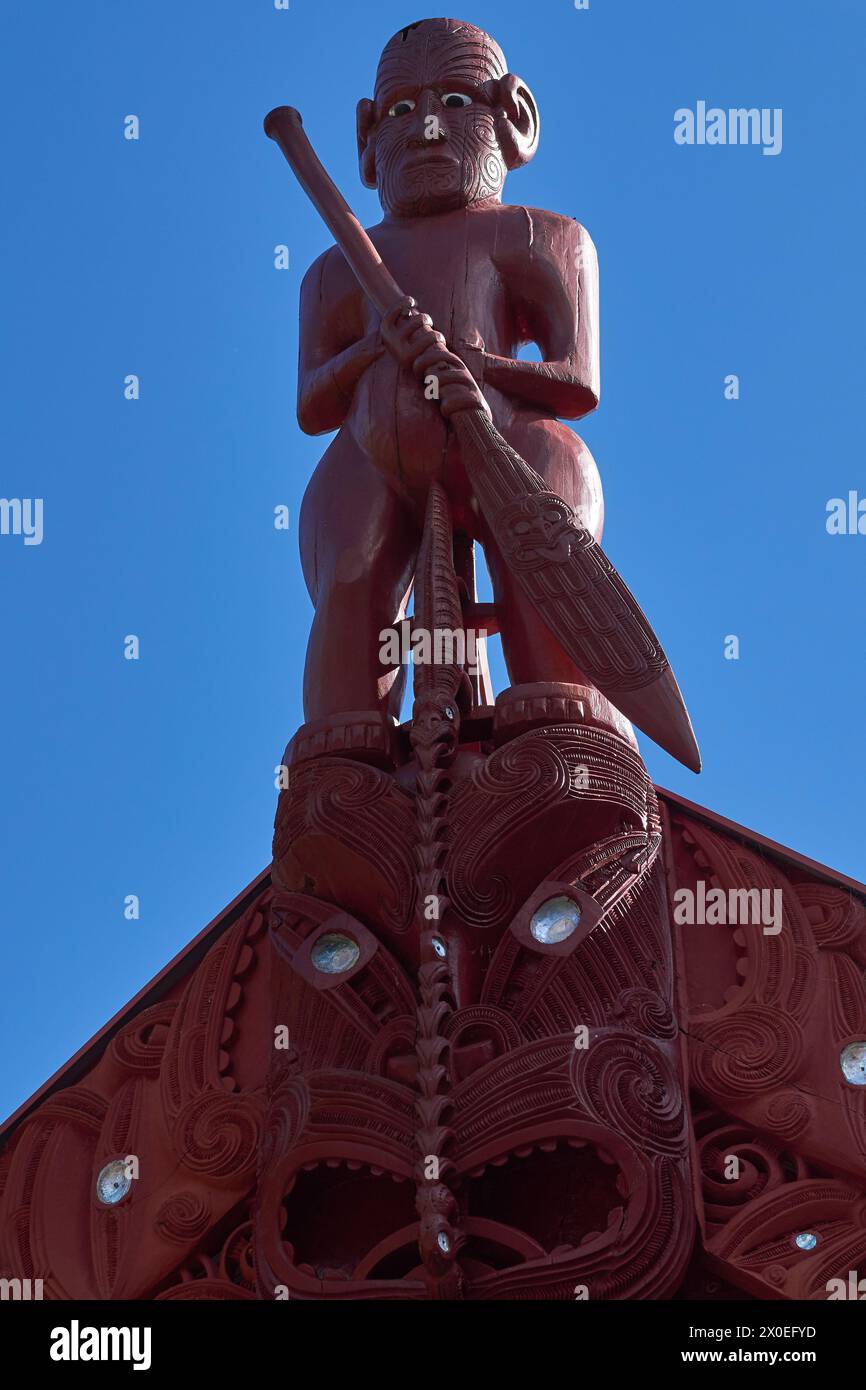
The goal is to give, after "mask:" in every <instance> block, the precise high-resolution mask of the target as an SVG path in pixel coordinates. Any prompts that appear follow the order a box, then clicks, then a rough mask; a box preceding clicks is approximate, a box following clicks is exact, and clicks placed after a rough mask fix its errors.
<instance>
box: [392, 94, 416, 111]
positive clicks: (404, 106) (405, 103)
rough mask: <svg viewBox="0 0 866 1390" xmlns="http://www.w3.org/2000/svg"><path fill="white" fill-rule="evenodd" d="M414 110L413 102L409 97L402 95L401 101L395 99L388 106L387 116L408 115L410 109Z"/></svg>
mask: <svg viewBox="0 0 866 1390" xmlns="http://www.w3.org/2000/svg"><path fill="white" fill-rule="evenodd" d="M414 110H415V103H414V101H413V100H412V98H411V97H404V98H403V100H402V101H395V102H394V105H393V106H392V107H390V108H389V110H388V115H389V116H408V114H409V112H410V111H414Z"/></svg>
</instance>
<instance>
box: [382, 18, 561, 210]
mask: <svg viewBox="0 0 866 1390" xmlns="http://www.w3.org/2000/svg"><path fill="white" fill-rule="evenodd" d="M537 143H538V111H537V108H536V105H535V101H534V99H533V97H532V94H531V93H530V92H529V89H528V88H527V87H526V85H525V84H524V83H523V82H522V81H521V80H520V79H519V78H517V77H515V76H514V75H513V73H509V72H507V70H506V63H505V58H504V56H503V53H502V50H501V49H500V47H499V45H498V44H497V43H496V42H495V41H494V40H493V39H491V38H490V36H489V35H488V34H485V33H484V32H483V30H481V29H476V28H475V27H474V26H473V25H471V24H464V23H462V22H461V21H459V20H452V19H427V20H422V21H421V22H420V23H418V24H414V25H411V26H409V27H408V28H407V29H404V30H401V31H400V33H398V34H396V35H395V36H394V38H393V39H391V41H390V42H389V43H388V44H387V45H386V47H385V50H384V52H383V54H382V58H381V60H380V63H379V68H378V72H377V74H376V95H375V98H374V100H373V101H370V100H367V99H364V100H363V101H361V102H359V104H358V152H359V158H360V167H361V177H362V179H363V181H364V182H365V183H366V184H367V186H368V187H370V188H378V190H379V198H380V201H381V203H382V206H383V208H384V209H385V211H386V212H388V213H391V214H392V215H393V216H395V217H419V216H421V217H423V216H429V215H431V214H434V213H440V212H450V211H452V210H453V209H455V208H460V207H469V206H470V205H472V204H477V203H480V202H483V201H486V200H489V199H493V200H495V201H498V200H499V198H500V196H501V193H502V187H503V184H504V183H505V176H506V173H507V172H508V170H509V169H514V168H517V167H518V166H519V165H520V164H525V163H526V162H527V161H528V160H529V159H531V158H532V155H533V154H534V153H535V147H536V145H537Z"/></svg>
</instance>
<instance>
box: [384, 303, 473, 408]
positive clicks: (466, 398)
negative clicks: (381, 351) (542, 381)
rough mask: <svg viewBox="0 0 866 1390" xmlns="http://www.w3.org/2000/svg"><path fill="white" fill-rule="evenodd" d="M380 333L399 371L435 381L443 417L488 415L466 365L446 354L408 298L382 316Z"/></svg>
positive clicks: (443, 344)
mask: <svg viewBox="0 0 866 1390" xmlns="http://www.w3.org/2000/svg"><path fill="white" fill-rule="evenodd" d="M381 332H382V339H383V341H384V343H385V345H386V347H387V348H388V350H389V352H391V354H392V355H393V356H394V357H395V358H396V360H397V361H398V362H399V363H400V365H401V367H411V369H412V371H413V372H414V373H415V375H416V376H417V377H419V378H425V377H433V378H435V381H436V388H437V391H438V397H437V399H438V400H439V404H440V408H441V411H442V414H443V415H445V416H450V415H455V414H456V413H457V412H458V411H460V410H482V411H483V412H484V413H485V414H486V415H488V416H489V415H490V407H489V406H488V404H487V402H486V400H485V399H484V396H483V395H482V393H481V391H480V389H479V387H478V384H477V382H476V380H475V378H474V377H473V375H472V373H471V372H470V371H469V368H468V367H467V366H466V363H465V362H464V361H463V359H462V358H460V357H458V356H457V354H456V353H454V352H451V351H450V349H449V348H448V345H447V343H446V342H445V338H444V336H443V335H442V334H441V333H439V332H438V331H437V329H435V328H434V327H433V320H432V319H431V318H430V316H429V314H423V313H421V312H420V310H419V309H418V306H417V304H416V303H415V300H414V299H412V297H411V296H410V295H405V296H404V297H403V298H402V299H401V300H399V301H398V303H397V304H395V305H394V307H393V308H392V309H389V311H388V313H387V314H384V315H383V317H382V324H381Z"/></svg>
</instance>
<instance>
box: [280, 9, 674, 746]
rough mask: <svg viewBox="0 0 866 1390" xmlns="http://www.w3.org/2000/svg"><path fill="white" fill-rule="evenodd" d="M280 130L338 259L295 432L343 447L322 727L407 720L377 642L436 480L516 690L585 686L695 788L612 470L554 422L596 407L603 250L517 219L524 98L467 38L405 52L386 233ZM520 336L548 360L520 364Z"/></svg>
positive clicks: (387, 63) (317, 506) (410, 37)
mask: <svg viewBox="0 0 866 1390" xmlns="http://www.w3.org/2000/svg"><path fill="white" fill-rule="evenodd" d="M265 128H266V130H267V131H268V133H269V134H272V135H273V136H274V137H275V138H276V139H277V140H279V142H280V144H281V145H282V147H283V150H284V152H285V153H286V156H287V158H288V159H289V160H290V162H291V163H292V164H293V166H294V167H295V169H296V172H297V173H298V176H299V178H300V179H301V181H302V183H303V184H304V187H305V188H306V189H307V191H308V193H310V195H311V197H312V198H313V200H314V202H316V203H317V206H319V208H320V210H321V211H322V212H323V214H324V215H325V217H326V220H327V221H328V223H329V226H330V227H331V229H332V231H334V234H335V236H336V238H337V242H338V245H337V246H335V247H332V248H331V249H330V250H329V251H327V252H325V254H324V255H323V256H321V257H320V258H319V260H318V261H316V263H315V264H314V265H313V266H312V268H311V269H310V271H309V272H308V274H307V276H306V278H305V280H304V284H303V288H302V292H301V352H300V367H299V382H298V419H299V421H300V424H301V426H302V428H303V429H305V430H307V431H308V432H309V433H312V434H319V433H324V432H326V431H333V430H335V429H336V430H337V431H338V433H337V436H336V438H335V439H334V441H333V442H332V443H331V445H330V446H329V448H328V450H327V452H326V453H325V456H324V458H323V459H322V462H321V463H320V465H319V467H318V469H317V470H316V473H315V475H314V477H313V479H312V481H311V483H310V486H309V488H308V490H307V494H306V497H305V499H304V506H303V509H302V514H301V553H302V560H303V565H304V574H305V577H306V580H307V585H308V588H309V590H310V594H311V596H312V598H313V601H314V603H315V607H316V615H315V619H314V622H313V628H312V632H311V636H310V643H309V648H308V653H307V667H306V674H305V680H304V706H305V713H306V716H307V719H308V720H309V721H312V722H315V721H316V720H318V719H321V718H323V717H327V716H331V715H337V714H340V715H342V714H345V713H346V712H347V711H357V710H377V709H378V710H379V711H380V712H381V713H382V714H383V715H384V716H386V717H387V716H390V717H391V718H392V719H396V718H397V717H398V716H399V711H400V703H401V699H402V691H403V681H402V676H403V673H404V671H405V667H403V666H400V665H394V666H391V667H390V668H388V667H386V668H384V669H383V664H382V660H381V657H380V649H381V637H380V633H381V632H382V631H384V630H387V629H391V628H393V627H394V626H395V625H396V624H397V623H399V622H400V621H401V620H402V618H403V616H404V613H405V611H406V604H407V601H408V597H409V593H410V590H411V586H412V582H413V577H414V574H415V569H416V563H417V557H418V552H419V548H420V545H421V534H422V526H423V520H424V515H425V509H426V505H427V498H428V494H429V490H430V486H431V483H432V482H434V481H436V482H438V483H440V484H441V485H442V486H443V488H444V490H445V493H446V495H447V498H448V503H449V507H450V511H451V524H452V527H453V529H454V531H455V534H456V536H457V537H459V538H460V540H461V541H462V542H464V546H463V551H462V553H464V554H465V542H469V543H470V545H471V542H472V541H474V540H478V541H480V542H481V544H482V545H483V547H484V552H485V555H486V558H487V563H488V567H489V569H490V573H491V577H492V581H493V589H494V596H495V610H496V612H495V621H496V624H497V626H498V628H499V630H500V632H501V634H502V643H503V650H504V654H505V660H506V664H507V667H508V671H509V675H510V676H511V679H512V681H513V682H514V683H515V684H523V683H527V682H534V681H541V680H546V681H551V680H553V681H562V682H564V683H566V684H580V685H585V684H586V683H587V681H588V680H589V681H591V682H592V683H594V684H596V685H597V686H598V687H599V688H600V689H601V691H602V693H603V694H605V695H607V696H609V697H610V698H611V700H612V701H613V703H614V704H615V705H616V706H617V707H618V708H619V709H620V710H621V711H622V712H623V713H625V714H626V715H628V716H630V717H632V718H634V719H635V720H636V722H638V723H639V724H640V726H641V727H642V728H643V729H645V730H646V732H648V733H649V734H650V735H651V737H653V738H656V739H657V740H658V741H660V742H661V743H662V744H663V745H664V746H665V747H667V748H668V749H669V751H671V752H672V753H673V754H674V756H676V757H679V758H681V759H682V760H683V761H685V762H686V763H687V764H688V765H689V766H691V767H693V768H694V769H695V770H697V769H698V768H699V765H700V764H699V756H698V751H697V747H696V745H695V742H694V736H693V734H692V731H691V726H690V724H689V720H688V715H687V714H686V712H685V707H684V706H683V704H682V699H681V696H680V694H679V690H678V688H677V685H676V681H675V680H674V678H673V673H672V672H671V670H670V668H669V665H668V662H667V659H666V658H665V656H664V653H663V652H662V650H661V648H660V646H659V644H658V641H657V639H656V638H655V635H654V634H653V632H652V629H651V628H649V625H648V624H647V622H646V619H645V618H644V617H643V614H642V613H641V612H640V610H639V609H638V608H637V605H636V604H635V603H634V600H633V599H632V598H631V595H630V594H629V593H628V590H627V589H626V588H625V586H624V585H623V584H622V581H621V580H620V579H619V576H618V575H616V573H615V571H613V570H612V567H611V566H610V565H609V563H608V562H607V561H606V560H605V559H604V557H603V555H602V553H601V552H600V550H599V549H598V547H597V545H596V544H595V542H597V541H598V540H599V538H600V536H601V531H602V524H603V510H604V509H603V502H602V493H601V482H600V479H599V476H598V470H597V468H596V465H595V462H594V460H593V458H592V455H591V454H590V452H589V450H588V449H587V448H586V445H585V444H584V443H583V441H582V440H581V439H580V438H579V437H578V435H576V434H575V433H574V432H573V431H572V430H570V429H569V428H567V427H566V426H565V425H563V424H561V423H560V421H559V420H558V419H557V417H558V416H562V417H566V418H569V419H578V418H580V416H582V415H585V414H586V413H587V412H588V411H590V410H593V409H594V408H595V406H596V405H597V404H598V392H599V384H598V271H597V263H596V255H595V250H594V247H593V245H592V241H591V239H590V237H589V236H588V234H587V233H586V232H585V231H584V229H583V228H582V227H581V226H580V225H579V224H578V223H576V222H574V221H573V220H572V219H570V218H566V217H561V216H559V215H558V214H557V213H551V212H545V211H543V210H541V209H538V208H526V207H513V206H506V205H503V203H502V201H501V198H502V190H503V186H504V183H505V178H506V174H507V173H508V171H509V170H510V169H515V168H518V167H519V166H520V165H521V164H525V163H526V162H527V161H528V160H529V159H531V158H532V156H533V154H534V152H535V149H536V145H537V143H538V133H539V118H538V110H537V106H536V102H535V99H534V97H533V96H532V93H531V92H530V90H529V88H528V86H527V85H526V83H525V82H523V80H522V79H521V78H519V77H516V76H515V75H514V74H513V73H509V72H508V71H507V66H506V63H505V58H504V56H503V54H502V51H501V49H500V48H499V46H498V44H496V43H495V41H494V40H493V39H491V38H490V36H489V35H487V34H485V33H483V32H482V31H481V30H478V29H476V28H474V27H473V26H472V25H468V24H463V23H461V22H459V21H455V20H444V19H443V20H424V21H422V22H420V23H418V24H414V25H410V26H409V27H408V28H406V29H404V30H402V31H401V32H400V33H398V34H396V35H395V36H394V38H393V39H392V40H391V41H390V43H388V44H387V45H386V48H385V51H384V53H383V54H382V59H381V61H380V64H379V69H378V73H377V77H376V89H375V97H374V99H373V100H366V99H365V100H363V101H361V102H360V103H359V106H358V149H359V156H360V166H361V175H362V178H363V179H364V181H365V182H366V183H367V184H369V185H370V186H371V187H376V188H378V191H379V196H380V200H381V202H382V206H383V209H384V213H385V216H384V218H383V220H382V222H381V223H379V224H378V226H376V227H374V228H373V229H372V230H371V232H370V233H369V239H368V237H367V236H365V234H364V233H362V232H361V230H360V228H359V227H358V225H357V223H356V222H355V219H354V218H353V217H352V216H351V214H350V213H349V211H348V209H347V208H346V207H345V205H342V207H340V206H339V204H340V203H341V201H342V200H340V199H339V195H338V194H337V192H336V190H335V189H334V188H333V185H332V184H331V183H330V180H328V179H327V176H326V175H325V174H324V171H323V170H322V169H321V167H320V166H318V164H317V161H316V160H315V156H313V155H312V151H311V150H310V149H309V146H307V145H306V142H305V140H304V138H303V135H302V133H301V131H300V121H299V118H298V116H297V113H296V112H293V111H292V110H291V109H290V108H278V109H277V110H276V111H274V112H272V113H271V115H270V116H269V117H268V120H267V122H266V126H265ZM365 262H366V264H365ZM398 285H399V286H402V288H403V290H408V291H409V294H407V295H404V294H401V292H400V289H399V287H398ZM527 342H535V343H537V344H538V345H539V347H540V349H541V352H542V356H543V359H544V360H543V361H542V362H529V361H522V360H520V359H518V358H517V357H516V356H515V354H516V352H517V351H518V349H519V347H520V346H521V345H522V344H525V343H527ZM422 386H423V388H424V389H422ZM457 550H458V552H459V551H460V545H459V544H458V547H457ZM461 577H463V578H465V576H461Z"/></svg>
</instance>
